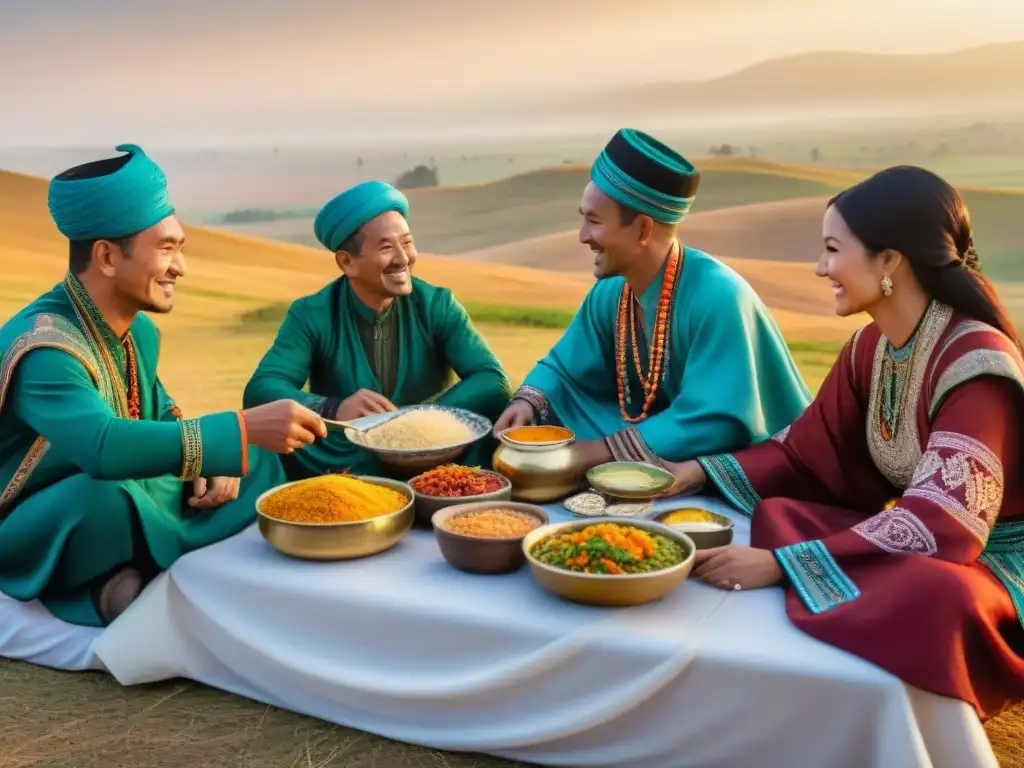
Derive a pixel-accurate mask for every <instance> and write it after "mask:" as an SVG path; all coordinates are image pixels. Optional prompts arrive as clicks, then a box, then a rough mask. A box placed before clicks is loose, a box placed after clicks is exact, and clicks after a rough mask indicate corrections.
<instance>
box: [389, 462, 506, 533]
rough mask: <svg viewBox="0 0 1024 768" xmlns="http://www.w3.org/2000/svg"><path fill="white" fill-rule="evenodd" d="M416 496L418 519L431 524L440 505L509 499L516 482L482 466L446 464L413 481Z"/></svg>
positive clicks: (410, 484)
mask: <svg viewBox="0 0 1024 768" xmlns="http://www.w3.org/2000/svg"><path fill="white" fill-rule="evenodd" d="M409 487H410V488H412V491H413V495H415V497H416V522H417V523H419V524H420V525H425V526H430V525H431V522H430V519H431V518H432V517H433V516H434V513H435V512H437V510H439V509H444V508H445V507H450V506H451V505H453V504H466V503H469V502H474V501H508V500H509V499H511V498H512V483H510V482H509V480H508V478H507V477H505V476H504V475H500V474H498V473H497V472H491V471H490V470H486V469H480V468H479V467H464V466H462V465H461V464H443V465H441V466H440V467H435V468H434V469H431V470H428V471H427V472H424V473H423V474H420V475H416V477H414V478H412V479H411V480H410V481H409Z"/></svg>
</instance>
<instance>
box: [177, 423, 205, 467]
mask: <svg viewBox="0 0 1024 768" xmlns="http://www.w3.org/2000/svg"><path fill="white" fill-rule="evenodd" d="M179 423H180V424H181V479H182V480H195V479H196V478H198V477H202V476H203V431H202V428H201V427H200V425H199V419H182V420H181V421H180V422H179Z"/></svg>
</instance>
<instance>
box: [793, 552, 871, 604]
mask: <svg viewBox="0 0 1024 768" xmlns="http://www.w3.org/2000/svg"><path fill="white" fill-rule="evenodd" d="M775 559H776V560H778V561H779V565H780V566H781V567H782V570H783V571H785V572H786V576H788V577H789V581H790V583H791V584H792V585H793V588H794V589H795V590H796V593H797V595H799V596H800V600H801V601H802V602H803V604H804V605H805V606H807V610H809V611H810V612H811V613H824V612H825V611H831V610H832V609H833V608H837V607H838V606H840V605H842V604H843V603H848V602H850V601H851V600H856V599H857V598H858V597H860V590H859V589H858V588H857V585H856V584H854V583H853V581H851V580H850V577H849V576H847V575H846V574H845V573H844V572H843V569H842V568H840V567H839V563H837V562H836V561H835V559H834V558H833V557H832V554H831V553H830V552H829V551H828V549H827V548H826V547H825V545H824V544H822V543H821V542H820V541H817V540H815V541H802V542H800V543H799V544H792V545H790V546H788V547H779V548H778V549H776V550H775Z"/></svg>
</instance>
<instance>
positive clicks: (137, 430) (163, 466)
mask: <svg viewBox="0 0 1024 768" xmlns="http://www.w3.org/2000/svg"><path fill="white" fill-rule="evenodd" d="M13 378H14V380H13V382H12V384H11V391H10V407H11V409H12V411H13V414H14V415H15V416H16V417H17V418H18V419H19V420H20V421H21V422H23V423H24V424H26V425H27V426H28V427H29V428H30V429H32V430H33V431H34V432H35V433H36V434H37V435H39V436H40V437H41V438H43V439H44V440H45V441H46V442H47V443H49V445H50V446H51V449H52V450H53V451H54V453H57V454H59V455H60V456H61V457H62V459H63V460H64V461H66V462H68V463H70V464H72V465H73V466H75V467H77V468H78V469H79V470H81V471H82V472H84V473H85V474H87V475H89V476H90V477H93V478H95V479H97V480H125V479H132V480H142V479H146V478H150V477H162V476H165V475H176V476H186V477H198V476H200V473H203V472H206V473H208V475H209V476H211V477H214V476H224V477H239V476H241V475H240V473H241V470H242V465H243V455H242V451H241V446H240V429H239V424H238V419H237V417H236V415H235V414H234V413H231V412H225V413H220V414H210V415H208V416H203V417H202V418H200V419H198V420H194V419H193V420H189V419H186V420H182V421H160V420H147V419H125V418H119V417H118V416H116V415H115V413H114V411H113V408H112V407H111V404H110V403H109V402H108V401H107V400H106V399H105V398H104V395H103V392H102V390H101V389H100V388H98V386H97V383H96V380H95V379H94V378H93V377H92V376H91V374H90V371H89V369H88V367H87V366H86V365H85V364H84V363H83V362H82V361H81V360H79V359H77V358H75V357H74V356H73V355H71V354H68V353H67V352H66V351H64V350H61V349H52V348H43V349H35V350H32V351H30V352H29V353H27V354H26V355H25V356H24V359H23V360H22V361H21V362H20V363H19V364H18V366H17V369H16V371H15V374H14V377H13Z"/></svg>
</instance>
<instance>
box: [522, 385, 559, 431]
mask: <svg viewBox="0 0 1024 768" xmlns="http://www.w3.org/2000/svg"><path fill="white" fill-rule="evenodd" d="M516 400H522V401H523V402H524V403H529V404H530V405H532V406H533V410H534V411H536V412H537V416H538V417H539V418H540V421H541V423H547V421H548V419H549V418H550V414H551V403H549V402H548V398H547V395H545V394H544V393H543V392H541V391H540V390H539V389H537V388H536V387H527V386H523V387H520V388H519V389H517V390H516V391H515V394H513V395H512V401H513V402H515V401H516Z"/></svg>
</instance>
